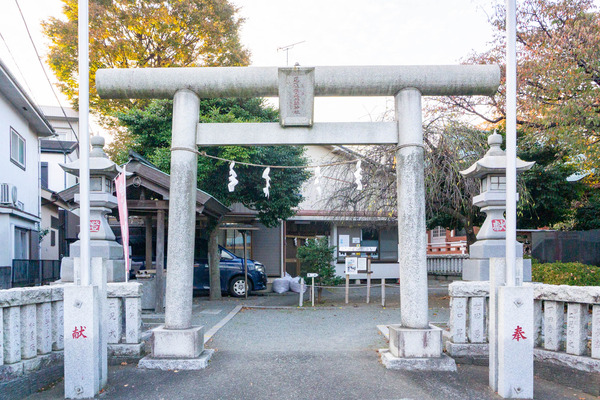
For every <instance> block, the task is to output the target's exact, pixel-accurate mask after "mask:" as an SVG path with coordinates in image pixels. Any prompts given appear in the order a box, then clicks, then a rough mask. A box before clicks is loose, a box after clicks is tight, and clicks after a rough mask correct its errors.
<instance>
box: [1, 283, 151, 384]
mask: <svg viewBox="0 0 600 400" xmlns="http://www.w3.org/2000/svg"><path fill="white" fill-rule="evenodd" d="M64 287H65V285H64V284H60V285H50V286H41V287H39V286H38V287H27V288H14V289H7V290H0V384H1V383H2V382H3V381H10V380H12V379H15V378H18V377H20V376H23V375H25V374H29V373H31V372H35V371H40V370H42V369H43V368H44V367H46V366H55V365H62V363H63V359H64V358H63V349H64V332H65V328H64V307H63V289H64ZM107 293H108V296H107V297H108V299H107V302H108V318H107V319H108V343H109V344H108V356H109V359H110V358H111V357H114V358H117V359H119V358H123V357H126V358H139V357H140V356H141V355H142V352H143V342H142V340H141V330H142V316H141V285H140V284H139V283H109V284H108V285H107ZM68 330H70V328H69V329H68ZM57 378H58V377H57Z"/></svg>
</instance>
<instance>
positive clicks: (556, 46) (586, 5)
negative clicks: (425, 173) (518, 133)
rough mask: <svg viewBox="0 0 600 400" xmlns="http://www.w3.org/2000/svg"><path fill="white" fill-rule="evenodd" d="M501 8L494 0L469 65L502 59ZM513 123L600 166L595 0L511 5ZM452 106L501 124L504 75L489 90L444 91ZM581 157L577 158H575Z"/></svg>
mask: <svg viewBox="0 0 600 400" xmlns="http://www.w3.org/2000/svg"><path fill="white" fill-rule="evenodd" d="M505 15H506V10H505V6H504V2H500V1H497V2H496V9H495V12H494V13H493V14H492V15H491V17H490V22H491V24H492V25H493V27H494V29H495V35H494V39H493V41H492V42H491V43H490V48H489V49H488V50H486V51H483V52H478V53H475V54H473V55H472V56H470V57H469V58H468V59H467V60H465V62H466V63H468V64H499V65H501V66H504V65H505V54H506V53H505V48H506V36H505V31H506V26H505V21H506V18H505ZM516 30H517V36H516V37H517V56H518V59H517V62H518V76H517V79H518V82H517V88H518V93H517V123H518V125H519V129H520V130H522V131H523V132H524V133H525V137H524V139H525V140H528V141H529V142H531V143H544V144H549V145H558V146H559V147H560V148H561V149H565V150H568V151H569V153H570V155H571V156H572V157H573V158H574V159H575V160H576V161H578V162H581V163H582V164H584V167H586V168H588V170H592V168H596V169H597V168H599V167H600V163H599V161H600V146H599V145H598V144H599V143H600V102H599V101H598V99H599V97H600V74H599V71H600V14H599V13H598V11H597V8H596V5H595V2H594V1H593V0H578V1H574V0H523V1H521V2H519V4H518V7H517V27H516ZM444 102H445V103H446V104H447V105H449V106H450V109H452V110H454V111H457V110H460V111H462V112H465V111H466V112H468V113H471V114H475V115H479V116H480V117H482V118H483V119H484V120H485V121H487V122H488V123H490V124H494V125H495V124H499V125H504V124H505V110H504V106H505V104H506V88H505V74H503V76H502V80H501V86H500V89H499V91H498V93H496V94H495V95H494V96H492V97H484V96H473V97H470V98H467V97H449V98H446V99H445V100H444ZM579 155H585V157H582V158H576V157H577V156H579Z"/></svg>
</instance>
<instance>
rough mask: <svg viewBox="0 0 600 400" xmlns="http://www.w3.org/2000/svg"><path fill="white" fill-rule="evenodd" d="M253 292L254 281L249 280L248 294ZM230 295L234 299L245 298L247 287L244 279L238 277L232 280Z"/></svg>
mask: <svg viewBox="0 0 600 400" xmlns="http://www.w3.org/2000/svg"><path fill="white" fill-rule="evenodd" d="M251 291H252V281H251V280H250V279H248V293H250V292H251ZM229 294H231V295H232V296H233V297H244V296H245V295H246V285H245V284H244V277H243V276H237V277H235V278H233V279H232V280H231V283H230V284H229Z"/></svg>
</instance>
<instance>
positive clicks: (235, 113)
mask: <svg viewBox="0 0 600 400" xmlns="http://www.w3.org/2000/svg"><path fill="white" fill-rule="evenodd" d="M172 107H173V102H172V101H170V100H153V101H152V102H150V103H149V104H148V106H147V107H145V108H143V109H138V108H134V109H131V110H129V111H127V112H121V113H118V114H117V117H118V118H119V121H120V123H121V124H122V125H123V126H124V127H126V128H127V130H128V132H129V136H130V138H131V149H132V150H134V151H136V152H138V153H140V154H141V155H142V156H144V157H146V158H148V159H149V160H150V161H151V162H153V163H154V164H155V165H156V166H157V167H158V168H159V169H160V170H162V171H164V172H167V173H168V172H169V168H170V157H171V152H170V147H171V124H172V122H171V118H172ZM276 120H277V111H276V110H274V109H272V108H270V107H265V106H264V104H263V101H262V100H261V99H249V100H243V99H212V100H202V101H201V102H200V121H201V122H202V123H208V122H220V123H224V122H227V123H236V122H274V121H276ZM199 150H200V151H203V152H206V154H208V155H211V156H214V157H219V158H224V159H228V160H235V161H238V162H252V163H254V164H261V165H296V166H303V165H306V159H305V158H304V156H303V154H304V147H299V146H265V147H241V146H222V147H207V148H200V149H199ZM113 157H114V156H113ZM114 158H116V159H118V160H126V151H125V150H123V151H120V152H118V153H117V157H114ZM235 171H236V173H237V174H238V180H239V183H238V184H237V186H236V187H235V191H234V192H232V193H230V192H229V191H228V190H227V182H228V176H229V163H228V162H226V161H222V160H216V159H213V158H209V157H203V156H199V157H198V188H199V189H202V190H204V191H206V192H207V193H209V194H211V195H212V196H214V197H215V198H216V199H218V200H219V201H221V202H222V203H224V204H225V205H228V206H229V205H231V204H233V203H238V202H239V203H242V204H243V205H244V206H246V207H248V208H249V209H252V210H256V211H258V218H259V219H260V221H261V223H262V224H264V225H265V226H269V227H272V226H276V225H277V224H278V220H280V219H287V218H289V217H291V216H293V215H294V208H295V207H297V206H298V204H300V201H302V195H301V187H302V184H303V183H304V181H306V179H308V176H309V175H308V173H307V172H306V171H305V170H304V169H302V168H298V169H283V170H282V169H271V173H270V176H271V188H270V197H269V198H266V197H265V195H264V193H263V191H262V189H263V187H264V184H265V181H264V179H263V178H262V173H263V168H257V167H252V166H244V165H241V164H236V166H235Z"/></svg>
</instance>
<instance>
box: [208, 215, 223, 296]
mask: <svg viewBox="0 0 600 400" xmlns="http://www.w3.org/2000/svg"><path fill="white" fill-rule="evenodd" d="M210 225H213V224H210ZM218 227H219V224H218V222H217V223H216V224H214V225H213V228H212V229H211V231H210V234H209V237H208V269H209V275H210V297H209V299H210V300H219V299H221V269H220V268H219V261H220V260H221V255H220V254H219V243H218V241H217V236H218V234H219V229H218ZM209 228H210V226H209Z"/></svg>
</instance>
